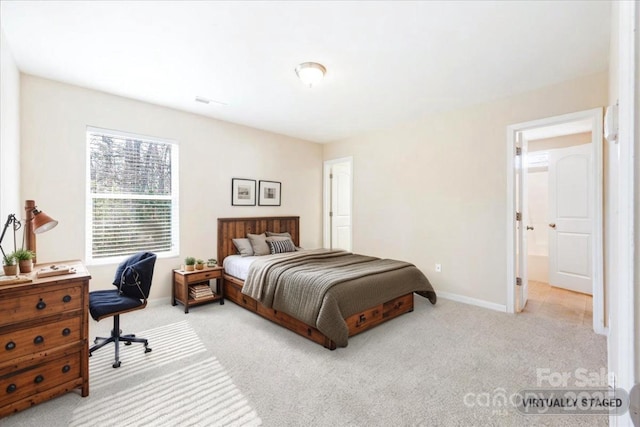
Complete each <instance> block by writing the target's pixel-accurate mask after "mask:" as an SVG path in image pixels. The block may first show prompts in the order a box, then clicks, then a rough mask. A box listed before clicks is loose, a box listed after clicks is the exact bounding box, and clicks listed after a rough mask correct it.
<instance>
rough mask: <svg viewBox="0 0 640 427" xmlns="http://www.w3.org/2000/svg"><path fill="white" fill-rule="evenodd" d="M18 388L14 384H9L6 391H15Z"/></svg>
mask: <svg viewBox="0 0 640 427" xmlns="http://www.w3.org/2000/svg"><path fill="white" fill-rule="evenodd" d="M17 389H18V386H17V385H15V384H9V386H8V387H7V393H13V392H14V391H16V390H17Z"/></svg>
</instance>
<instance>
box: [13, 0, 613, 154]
mask: <svg viewBox="0 0 640 427" xmlns="http://www.w3.org/2000/svg"><path fill="white" fill-rule="evenodd" d="M610 7H611V5H610V2H608V1H549V2H546V1H544V2H543V1H518V2H516V1H512V2H508V1H496V2H485V1H471V2H441V1H425V2H391V1H389V2H387V1H374V2H364V1H354V2H346V1H344V2H311V1H307V2H302V1H300V2H276V1H271V2H269V1H266V2H213V1H211V2H208V1H195V2H187V1H182V2H173V1H140V2H134V1H129V2H120V1H119V2H111V1H106V2H100V1H70V2H59V1H46V2H45V1H33V2H24V1H10V0H2V1H1V2H0V24H1V25H2V29H3V31H4V32H5V35H6V39H7V41H8V44H9V46H10V49H11V52H12V54H13V56H14V58H15V61H16V63H17V65H18V68H20V70H21V71H22V72H24V73H28V74H33V75H37V76H42V77H46V78H49V79H54V80H59V81H62V82H67V83H71V84H75V85H79V86H84V87H88V88H92V89H97V90H101V91H104V92H109V93H114V94H117V95H121V96H126V97H130V98H134V99H139V100H143V101H147V102H152V103H155V104H160V105H164V106H168V107H173V108H177V109H180V110H185V111H190V112H194V113H197V114H202V115H206V116H210V117H215V118H218V119H222V120H227V121H230V122H234V123H239V124H243V125H247V126H252V127H256V128H259V129H264V130H268V131H272V132H277V133H281V134H285V135H290V136H294V137H298V138H303V139H306V140H310V141H316V142H328V141H333V140H338V139H342V138H345V137H349V136H352V135H355V134H358V133H362V132H366V131H370V130H374V129H381V128H388V127H391V126H394V125H395V124H397V123H400V122H403V121H409V120H413V119H416V118H419V117H421V116H424V115H427V114H432V113H434V112H439V111H445V110H451V109H455V108H460V107H464V106H468V105H472V104H477V103H481V102H485V101H489V100H492V99H497V98H502V97H506V96H510V95H513V94H516V93H521V92H524V91H527V90H531V89H535V88H538V87H542V86H546V85H549V84H553V83H558V82H562V81H565V80H568V79H572V78H575V77H578V76H582V75H587V74H591V73H595V72H599V71H603V70H606V69H607V67H608V56H609V55H608V50H609V17H610ZM305 61H316V62H320V63H322V64H324V65H325V66H326V68H327V70H328V71H327V75H326V78H325V80H324V81H323V82H322V83H321V84H320V85H319V86H317V87H314V88H312V89H309V88H307V87H305V86H304V85H303V84H302V83H301V82H300V81H299V80H298V79H297V77H296V74H295V71H294V69H295V67H296V65H298V64H299V63H300V62H305ZM196 96H202V97H205V98H209V99H214V100H218V101H221V102H223V103H225V104H227V105H219V104H214V103H212V104H209V105H205V104H201V103H197V102H195V100H194V99H195V97H196Z"/></svg>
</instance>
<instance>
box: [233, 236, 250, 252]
mask: <svg viewBox="0 0 640 427" xmlns="http://www.w3.org/2000/svg"><path fill="white" fill-rule="evenodd" d="M232 241H233V245H234V246H235V247H236V249H237V250H238V253H239V254H240V255H241V256H251V255H253V248H252V247H251V242H250V241H249V239H232Z"/></svg>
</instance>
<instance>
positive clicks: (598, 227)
mask: <svg viewBox="0 0 640 427" xmlns="http://www.w3.org/2000/svg"><path fill="white" fill-rule="evenodd" d="M602 117H603V109H602V108H594V109H591V110H585V111H578V112H575V113H569V114H563V115H560V116H554V117H547V118H544V119H540V120H533V121H530V122H524V123H518V124H514V125H510V126H507V165H506V167H507V221H506V226H507V230H506V231H507V277H506V287H507V313H515V307H516V256H517V252H516V226H517V223H516V209H517V207H516V194H515V192H516V186H515V161H514V159H515V153H516V149H515V147H516V134H517V133H518V132H522V131H526V130H530V129H534V128H540V127H547V126H553V125H559V124H563V123H570V122H575V121H580V120H585V119H590V120H591V123H592V127H591V146H592V150H593V166H594V168H593V179H594V186H593V188H594V200H593V205H592V208H593V251H592V255H591V256H592V268H593V271H592V277H593V330H594V331H595V332H596V333H599V334H607V333H608V330H607V327H606V326H605V319H604V313H605V309H604V280H603V268H604V251H603V230H604V223H603V204H602V200H603V164H604V163H603V145H604V144H603V129H602V126H603V125H602ZM525 260H526V258H525Z"/></svg>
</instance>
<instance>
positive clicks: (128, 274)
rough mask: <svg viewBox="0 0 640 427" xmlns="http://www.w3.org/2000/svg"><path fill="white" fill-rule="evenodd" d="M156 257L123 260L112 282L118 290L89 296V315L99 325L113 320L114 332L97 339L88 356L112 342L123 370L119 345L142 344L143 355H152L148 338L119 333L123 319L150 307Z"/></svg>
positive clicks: (139, 255) (142, 254) (147, 255)
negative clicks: (108, 319) (132, 312)
mask: <svg viewBox="0 0 640 427" xmlns="http://www.w3.org/2000/svg"><path fill="white" fill-rule="evenodd" d="M155 263H156V255H155V254H154V253H151V252H139V253H137V254H135V255H132V256H131V257H129V258H127V259H126V260H124V261H123V262H122V263H121V264H120V265H119V266H118V269H117V270H116V276H115V278H114V280H113V284H114V286H117V287H118V289H114V290H104V291H93V292H89V312H90V313H91V317H93V319H94V320H96V321H100V320H102V319H104V318H106V317H112V316H113V330H112V331H111V336H110V337H97V338H96V339H95V340H94V344H95V345H94V346H93V347H91V348H90V349H89V356H91V354H92V353H93V352H94V351H96V350H98V349H100V348H102V347H104V346H105V345H107V344H108V343H110V342H112V343H114V344H115V347H116V360H115V362H114V364H113V367H114V368H119V367H120V352H119V351H120V348H119V344H120V341H123V342H124V343H125V345H131V343H133V342H136V343H143V344H144V352H145V353H149V352H150V351H151V348H149V343H148V341H147V340H146V339H145V338H137V337H136V336H135V335H133V334H127V335H122V331H121V330H120V315H121V314H123V313H128V312H130V311H134V310H141V309H143V308H145V307H146V306H147V298H148V297H149V291H150V290H151V279H152V278H153V267H154V266H155Z"/></svg>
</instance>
